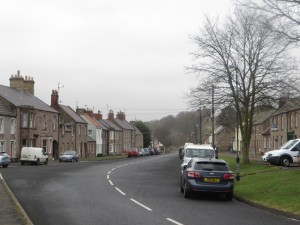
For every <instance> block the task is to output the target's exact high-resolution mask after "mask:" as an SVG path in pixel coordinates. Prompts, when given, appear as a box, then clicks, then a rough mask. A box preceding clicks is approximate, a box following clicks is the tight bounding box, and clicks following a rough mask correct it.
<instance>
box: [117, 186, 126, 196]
mask: <svg viewBox="0 0 300 225" xmlns="http://www.w3.org/2000/svg"><path fill="white" fill-rule="evenodd" d="M115 189H116V190H117V191H118V192H120V193H121V195H126V194H125V193H124V192H123V191H121V190H120V189H119V188H117V187H115Z"/></svg>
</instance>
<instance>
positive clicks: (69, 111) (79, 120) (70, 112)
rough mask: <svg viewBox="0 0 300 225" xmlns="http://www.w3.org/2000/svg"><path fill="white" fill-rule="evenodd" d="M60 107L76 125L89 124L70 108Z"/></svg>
mask: <svg viewBox="0 0 300 225" xmlns="http://www.w3.org/2000/svg"><path fill="white" fill-rule="evenodd" d="M59 107H60V108H61V109H62V110H64V111H65V112H66V113H67V114H68V115H69V116H70V117H71V118H72V119H73V120H74V121H75V122H76V123H87V122H86V121H85V120H84V119H82V118H81V116H79V115H78V114H77V113H76V112H75V111H74V110H73V109H72V108H71V107H70V106H66V105H59Z"/></svg>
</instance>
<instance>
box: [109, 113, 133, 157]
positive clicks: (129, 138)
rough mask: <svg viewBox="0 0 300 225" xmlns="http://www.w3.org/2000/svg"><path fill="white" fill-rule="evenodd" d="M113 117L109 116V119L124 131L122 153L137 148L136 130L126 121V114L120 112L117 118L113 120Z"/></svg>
mask: <svg viewBox="0 0 300 225" xmlns="http://www.w3.org/2000/svg"><path fill="white" fill-rule="evenodd" d="M110 116H111V115H109V119H110V120H111V121H114V123H115V124H117V125H118V126H119V127H120V128H121V129H122V131H123V132H122V135H123V136H122V151H123V152H125V153H127V152H128V151H129V150H130V149H131V148H135V147H136V140H135V138H136V130H135V128H134V127H133V126H132V125H131V124H130V123H129V122H127V121H126V118H125V113H124V112H118V113H117V116H116V118H114V119H111V118H110Z"/></svg>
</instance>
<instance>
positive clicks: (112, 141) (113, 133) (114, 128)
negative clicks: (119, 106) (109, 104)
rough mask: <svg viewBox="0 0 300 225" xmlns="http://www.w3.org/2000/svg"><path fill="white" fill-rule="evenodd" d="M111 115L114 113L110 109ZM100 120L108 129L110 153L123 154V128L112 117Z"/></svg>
mask: <svg viewBox="0 0 300 225" xmlns="http://www.w3.org/2000/svg"><path fill="white" fill-rule="evenodd" d="M110 115H113V112H112V110H110ZM100 122H101V123H102V124H103V125H105V126H106V127H107V129H108V143H107V144H108V150H109V151H108V155H110V154H122V153H123V152H122V143H123V141H122V137H123V134H122V132H123V131H122V129H121V128H120V127H119V126H118V125H116V124H115V123H114V122H113V121H112V120H111V119H106V120H101V121H100Z"/></svg>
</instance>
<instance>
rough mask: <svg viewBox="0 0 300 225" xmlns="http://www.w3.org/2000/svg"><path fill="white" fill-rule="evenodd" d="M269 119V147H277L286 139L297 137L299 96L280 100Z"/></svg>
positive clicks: (299, 129) (299, 117)
mask: <svg viewBox="0 0 300 225" xmlns="http://www.w3.org/2000/svg"><path fill="white" fill-rule="evenodd" d="M270 120H271V121H270V149H278V148H279V147H280V146H282V145H283V144H284V143H285V142H287V141H288V140H291V139H296V138H299V137H300V125H299V121H300V97H296V98H293V99H288V100H283V99H282V100H280V102H279V107H278V109H277V110H276V111H275V112H274V113H273V114H272V115H271V118H270Z"/></svg>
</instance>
